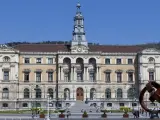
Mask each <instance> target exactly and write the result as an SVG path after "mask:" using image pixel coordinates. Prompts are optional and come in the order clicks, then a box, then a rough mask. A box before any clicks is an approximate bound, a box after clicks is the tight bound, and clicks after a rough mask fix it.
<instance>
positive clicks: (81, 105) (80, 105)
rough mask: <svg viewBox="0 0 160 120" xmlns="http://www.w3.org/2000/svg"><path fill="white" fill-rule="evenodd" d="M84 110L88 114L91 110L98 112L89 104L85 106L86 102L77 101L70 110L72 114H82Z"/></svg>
mask: <svg viewBox="0 0 160 120" xmlns="http://www.w3.org/2000/svg"><path fill="white" fill-rule="evenodd" d="M82 109H83V110H85V111H86V112H90V110H92V112H96V108H95V107H90V106H89V105H88V104H85V102H84V101H76V102H75V104H74V105H73V106H72V107H71V108H69V111H70V112H71V113H81V110H82Z"/></svg>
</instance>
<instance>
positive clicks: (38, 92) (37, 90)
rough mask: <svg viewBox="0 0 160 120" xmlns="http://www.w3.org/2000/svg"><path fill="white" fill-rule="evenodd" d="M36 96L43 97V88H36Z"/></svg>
mask: <svg viewBox="0 0 160 120" xmlns="http://www.w3.org/2000/svg"><path fill="white" fill-rule="evenodd" d="M36 98H41V89H39V88H38V89H36Z"/></svg>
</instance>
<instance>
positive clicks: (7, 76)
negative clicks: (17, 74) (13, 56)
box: [3, 71, 9, 80]
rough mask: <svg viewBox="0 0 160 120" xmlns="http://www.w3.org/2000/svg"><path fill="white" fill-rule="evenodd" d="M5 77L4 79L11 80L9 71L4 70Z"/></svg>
mask: <svg viewBox="0 0 160 120" xmlns="http://www.w3.org/2000/svg"><path fill="white" fill-rule="evenodd" d="M3 79H4V80H9V71H4V76H3Z"/></svg>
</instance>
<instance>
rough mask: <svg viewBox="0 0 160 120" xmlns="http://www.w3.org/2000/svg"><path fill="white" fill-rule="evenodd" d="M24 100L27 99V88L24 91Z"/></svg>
mask: <svg viewBox="0 0 160 120" xmlns="http://www.w3.org/2000/svg"><path fill="white" fill-rule="evenodd" d="M24 98H29V89H28V88H25V89H24Z"/></svg>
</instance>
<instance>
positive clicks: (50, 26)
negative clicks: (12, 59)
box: [0, 0, 160, 44]
mask: <svg viewBox="0 0 160 120" xmlns="http://www.w3.org/2000/svg"><path fill="white" fill-rule="evenodd" d="M79 1H80V3H81V5H82V8H81V11H82V13H83V15H84V17H85V30H86V37H87V40H88V41H89V42H95V43H100V44H141V43H150V42H159V41H160V7H159V6H160V0H79ZM77 2H78V0H0V44H3V43H6V42H13V41H15V42H16V41H28V42H38V41H47V40H51V41H55V40H64V41H69V40H71V39H72V31H73V17H74V15H75V13H76V3H77Z"/></svg>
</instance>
